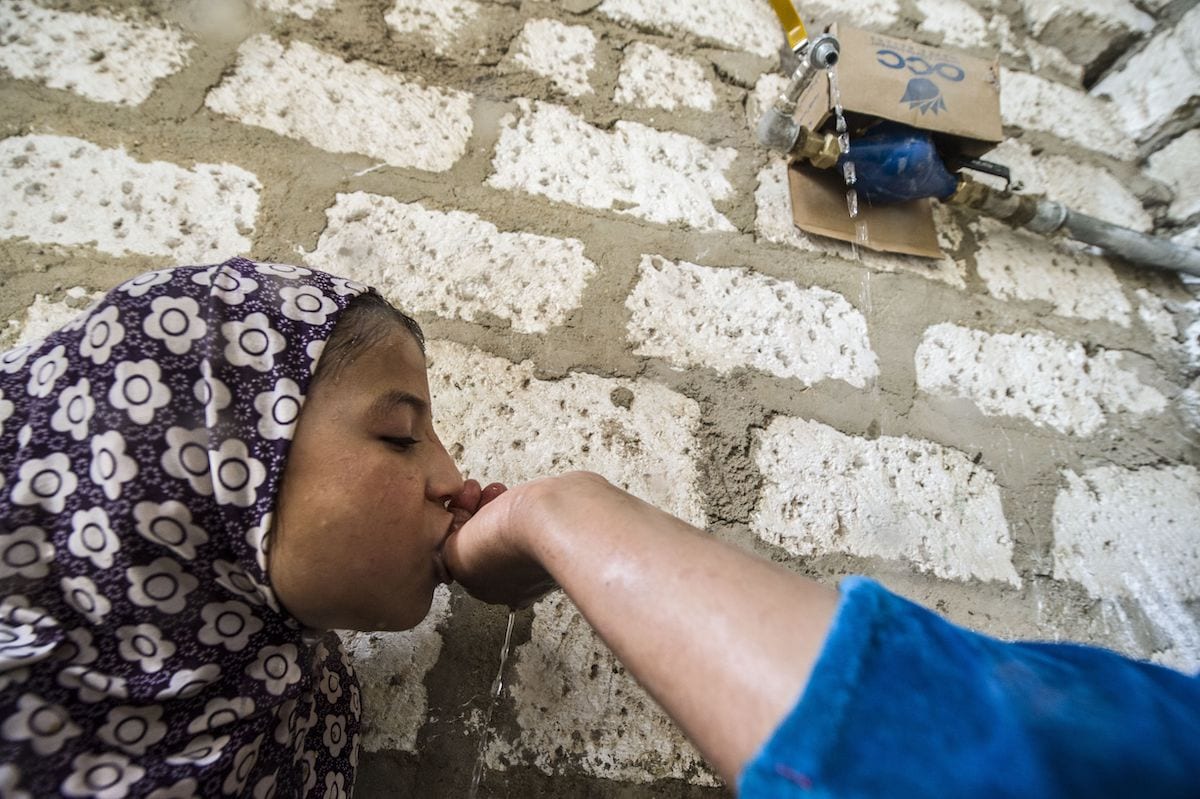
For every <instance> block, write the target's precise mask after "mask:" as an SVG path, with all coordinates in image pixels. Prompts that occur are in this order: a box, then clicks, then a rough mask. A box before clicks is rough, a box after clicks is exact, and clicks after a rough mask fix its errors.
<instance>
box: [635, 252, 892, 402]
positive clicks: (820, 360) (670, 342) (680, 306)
mask: <svg viewBox="0 0 1200 799" xmlns="http://www.w3.org/2000/svg"><path fill="white" fill-rule="evenodd" d="M625 307H627V308H628V309H629V310H630V312H631V314H632V317H631V319H630V320H629V335H628V338H629V341H630V342H632V343H633V344H634V345H635V346H636V349H635V350H634V353H635V354H637V355H644V356H647V357H650V358H663V359H665V360H666V361H668V362H669V363H671V364H672V365H674V366H676V367H679V368H682V369H686V368H691V367H696V366H701V367H705V366H706V367H710V368H712V369H716V370H717V371H718V372H730V371H732V370H734V369H739V368H746V367H750V368H754V369H761V370H763V371H765V372H769V373H770V374H773V375H775V376H776V377H794V378H796V379H797V380H800V381H801V382H802V383H804V384H806V385H813V384H815V383H819V382H820V381H822V380H829V379H834V380H845V381H846V382H847V383H849V384H850V385H852V386H857V387H859V388H862V387H863V386H865V385H866V384H867V383H868V382H869V381H870V380H871V379H872V378H874V377H876V376H878V374H879V365H878V363H877V361H876V358H875V353H874V351H873V350H872V349H871V344H870V342H869V341H868V340H867V320H866V319H865V318H864V317H863V315H862V314H861V313H860V312H859V311H857V310H856V309H855V308H854V307H853V306H852V305H851V304H850V303H848V302H847V301H846V298H845V297H843V296H842V295H841V294H837V293H835V292H832V291H828V290H826V289H822V288H816V287H813V288H807V289H803V288H800V287H799V286H797V285H795V284H794V283H787V282H784V281H781V280H776V279H774V278H770V277H766V276H763V275H758V274H755V273H754V272H751V271H750V270H748V269H740V268H726V269H714V268H711V267H705V266H696V265H695V264H689V263H686V262H679V263H675V262H673V261H667V260H665V259H663V258H659V257H657V256H651V255H646V256H642V263H641V268H640V271H639V279H638V282H637V285H636V286H634V288H633V291H632V293H630V295H629V298H628V299H627V300H626V301H625Z"/></svg>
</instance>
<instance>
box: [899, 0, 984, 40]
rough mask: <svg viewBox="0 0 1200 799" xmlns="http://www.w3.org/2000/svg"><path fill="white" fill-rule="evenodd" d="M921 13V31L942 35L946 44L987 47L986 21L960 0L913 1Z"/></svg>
mask: <svg viewBox="0 0 1200 799" xmlns="http://www.w3.org/2000/svg"><path fill="white" fill-rule="evenodd" d="M916 2H917V10H918V11H920V12H921V14H923V15H924V17H925V18H924V19H923V20H922V21H921V26H920V29H921V30H925V31H930V32H932V33H940V34H942V42H943V44H944V45H946V46H949V47H974V48H981V47H985V46H987V42H988V24H987V20H986V19H985V18H984V16H983V15H982V14H980V13H979V12H978V11H976V10H975V9H974V8H973V7H972V6H970V5H969V4H967V3H964V2H963V0H916Z"/></svg>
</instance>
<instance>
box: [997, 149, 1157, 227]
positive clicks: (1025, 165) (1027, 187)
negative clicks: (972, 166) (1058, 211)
mask: <svg viewBox="0 0 1200 799" xmlns="http://www.w3.org/2000/svg"><path fill="white" fill-rule="evenodd" d="M987 158H988V159H990V160H994V161H998V162H999V163H1002V164H1004V165H1006V166H1008V167H1010V168H1011V169H1012V176H1013V180H1015V181H1020V182H1021V184H1022V191H1023V192H1025V193H1028V194H1045V195H1046V196H1047V197H1049V198H1050V199H1052V200H1057V201H1058V202H1061V203H1063V204H1064V205H1066V206H1068V207H1069V208H1072V209H1073V210H1076V211H1079V212H1081V213H1084V214H1090V215H1091V216H1094V217H1096V218H1097V219H1103V220H1105V221H1107V222H1112V223H1113V224H1116V225H1122V226H1124V227H1128V228H1132V229H1134V230H1141V231H1145V232H1149V231H1151V230H1153V229H1154V219H1153V218H1152V217H1151V216H1150V214H1148V213H1146V209H1145V208H1143V207H1142V202H1141V200H1139V199H1138V198H1137V196H1136V195H1135V194H1134V193H1133V192H1131V191H1130V190H1129V189H1128V188H1127V187H1126V184H1125V183H1123V182H1122V181H1120V180H1118V179H1117V178H1116V177H1115V176H1114V175H1113V174H1112V173H1111V172H1109V171H1108V170H1107V169H1103V168H1101V167H1098V166H1092V165H1091V164H1085V163H1081V162H1079V161H1076V160H1075V159H1073V158H1067V157H1066V156H1062V155H1045V154H1043V155H1036V156H1035V155H1034V154H1033V150H1032V149H1031V148H1030V147H1029V146H1028V145H1026V144H1023V143H1021V142H1020V141H1018V140H1016V139H1006V140H1005V141H1003V142H1001V143H1000V144H999V145H998V146H997V147H996V148H995V149H993V150H992V151H991V152H989V153H988V154H987ZM984 179H985V180H986V179H987V178H986V177H985V178H984ZM1001 185H1002V184H1001Z"/></svg>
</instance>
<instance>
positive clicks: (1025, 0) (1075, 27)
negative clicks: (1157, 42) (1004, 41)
mask: <svg viewBox="0 0 1200 799" xmlns="http://www.w3.org/2000/svg"><path fill="white" fill-rule="evenodd" d="M1021 5H1022V6H1023V7H1024V10H1025V19H1026V20H1027V21H1028V22H1029V28H1030V31H1031V32H1032V33H1033V35H1034V36H1036V37H1037V38H1038V39H1039V40H1041V41H1042V42H1045V43H1046V44H1050V45H1053V46H1054V47H1057V48H1058V49H1059V50H1061V51H1062V52H1064V53H1066V55H1067V57H1068V58H1070V59H1071V60H1072V61H1074V62H1075V63H1077V64H1091V63H1092V62H1093V61H1095V60H1096V59H1098V58H1100V57H1102V56H1105V55H1106V54H1109V53H1111V52H1113V51H1114V49H1116V48H1119V47H1122V46H1124V45H1125V44H1126V43H1128V42H1129V40H1130V39H1131V38H1132V37H1134V36H1139V35H1141V34H1144V33H1147V32H1148V31H1150V30H1151V29H1153V28H1154V18H1153V17H1151V16H1150V15H1149V14H1147V13H1145V12H1143V11H1139V10H1138V8H1137V6H1135V5H1134V4H1133V3H1131V2H1129V0H1021Z"/></svg>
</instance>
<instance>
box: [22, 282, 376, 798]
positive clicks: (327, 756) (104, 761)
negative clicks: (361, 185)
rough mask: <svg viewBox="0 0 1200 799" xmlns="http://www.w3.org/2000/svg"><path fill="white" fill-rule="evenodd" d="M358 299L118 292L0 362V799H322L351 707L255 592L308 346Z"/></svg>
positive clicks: (352, 289) (350, 697) (304, 382)
mask: <svg viewBox="0 0 1200 799" xmlns="http://www.w3.org/2000/svg"><path fill="white" fill-rule="evenodd" d="M364 291H367V289H366V287H365V286H362V285H360V284H357V283H353V282H350V281H347V280H344V279H341V278H337V277H332V276H330V275H326V274H323V273H321V272H316V271H313V270H309V269H304V268H302V267H296V266H286V265H281V264H256V263H252V262H250V261H246V260H242V259H234V260H231V261H228V262H227V263H224V264H221V265H219V266H207V267H205V266H197V267H181V268H176V269H168V270H163V271H159V272H152V273H149V274H145V275H142V276H140V277H136V278H134V279H132V280H130V281H128V282H126V283H124V284H123V285H121V286H119V287H118V288H116V289H114V290H113V291H111V292H110V293H109V294H108V295H107V296H106V297H105V298H104V299H103V300H101V301H100V302H99V303H97V304H96V305H95V306H94V307H93V308H91V309H89V310H88V311H87V312H85V313H84V314H83V315H82V316H80V317H79V318H78V319H76V320H75V321H73V322H71V323H70V324H69V325H67V326H66V327H65V328H63V329H62V330H60V331H57V332H55V333H52V334H50V335H49V336H47V337H46V338H45V339H44V340H43V341H39V342H36V343H34V344H29V345H26V346H22V347H17V348H16V349H13V350H10V351H9V352H5V353H3V354H0V796H3V797H11V796H23V797H24V796H29V797H42V796H55V795H62V796H68V797H77V796H78V797H82V796H96V797H101V799H119V797H124V796H150V797H155V799H167V797H190V796H206V797H207V796H222V795H239V796H240V795H246V796H254V797H260V798H261V797H269V796H272V795H275V796H280V797H283V796H287V797H291V796H299V795H303V794H307V793H309V792H312V793H313V794H314V795H318V796H326V797H331V796H332V797H338V796H344V795H346V794H348V793H349V789H350V786H351V785H352V783H353V776H354V767H355V765H356V761H357V750H358V732H357V731H358V716H359V689H358V684H357V681H356V680H355V679H354V676H353V672H352V670H351V669H350V664H349V662H348V660H347V658H346V656H345V654H344V653H343V651H342V649H341V646H340V644H339V642H338V639H337V636H336V635H334V634H332V633H330V634H327V635H323V636H322V635H320V634H318V633H315V632H313V631H309V630H305V629H304V628H303V627H302V625H300V624H299V622H297V620H296V619H295V618H293V617H291V616H290V615H289V614H288V613H287V612H286V610H284V609H283V608H281V606H280V605H279V603H278V602H277V601H276V599H275V597H274V595H273V594H272V592H271V589H270V586H269V581H268V579H267V573H266V552H267V544H268V538H267V535H266V534H267V532H268V531H269V529H270V525H271V511H272V509H273V507H274V504H275V497H276V495H277V493H278V490H279V485H280V479H281V476H282V473H283V465H284V461H285V458H286V456H287V451H288V447H289V444H290V441H291V438H292V434H293V431H294V429H295V425H296V419H297V417H298V415H299V413H300V408H301V405H302V404H303V402H304V395H305V393H306V392H307V391H308V387H309V383H310V381H311V379H312V373H313V370H314V368H315V365H316V362H317V359H318V357H319V356H320V354H321V350H322V348H323V347H324V344H325V340H326V339H327V338H328V337H329V335H330V333H331V331H332V330H333V326H334V324H335V322H336V320H337V318H338V316H339V315H340V313H341V311H342V310H343V309H344V308H345V307H346V305H347V304H348V303H349V301H350V300H351V299H352V298H353V297H354V296H356V295H358V294H360V293H362V292H364Z"/></svg>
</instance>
